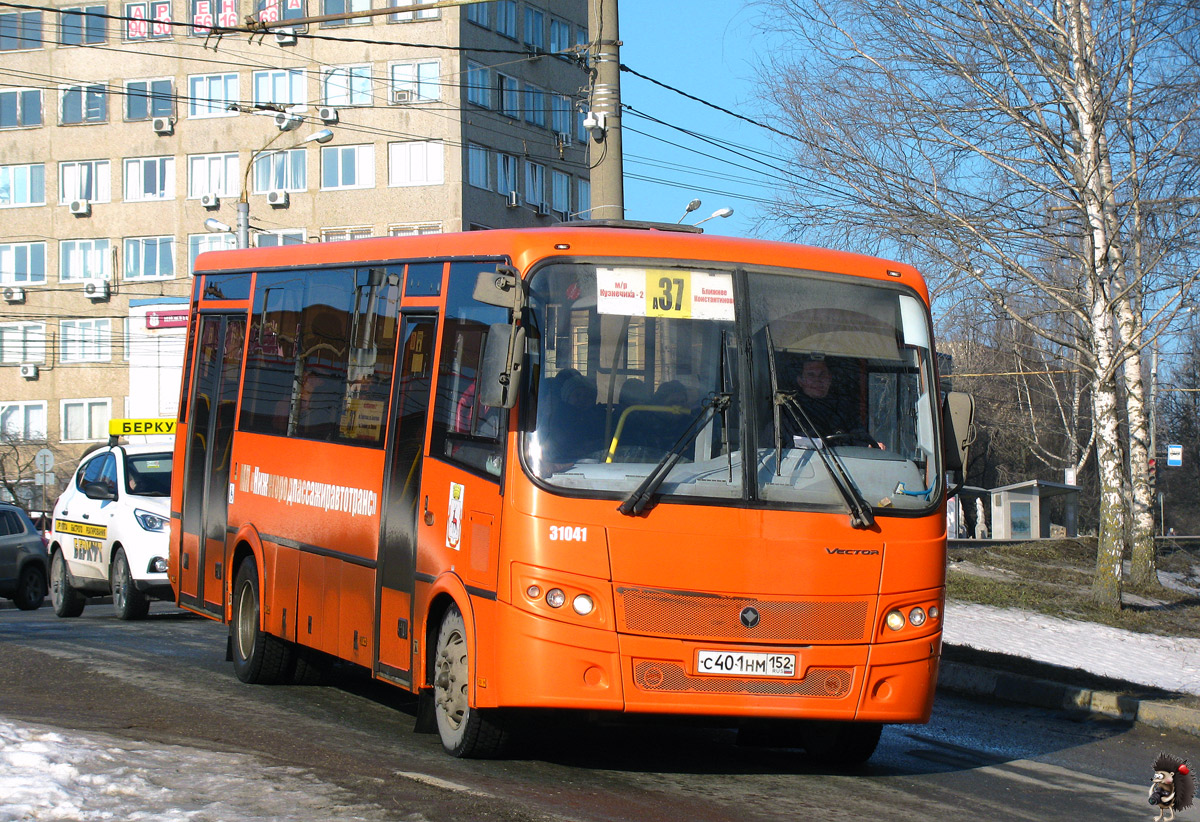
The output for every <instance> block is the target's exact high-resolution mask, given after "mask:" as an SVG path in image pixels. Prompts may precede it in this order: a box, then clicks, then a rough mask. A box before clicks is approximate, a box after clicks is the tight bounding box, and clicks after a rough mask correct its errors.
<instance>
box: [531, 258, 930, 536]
mask: <svg viewBox="0 0 1200 822" xmlns="http://www.w3.org/2000/svg"><path fill="white" fill-rule="evenodd" d="M743 291H744V294H742V293H740V292H743ZM743 300H744V302H743ZM735 304H737V305H746V306H748V308H749V311H748V313H747V315H746V316H745V317H744V318H743V317H738V318H737V319H736V320H735V311H734V306H735ZM530 308H531V316H530V337H531V338H532V339H533V340H534V341H535V344H536V354H535V355H534V356H533V357H532V360H531V361H532V365H533V367H532V368H531V369H530V372H531V378H530V387H531V391H532V397H531V399H532V400H533V407H532V408H531V409H529V410H528V411H527V414H526V417H525V423H524V425H525V430H526V434H525V436H524V438H523V447H524V456H525V463H526V465H527V466H528V467H529V469H530V471H531V473H533V474H534V475H535V476H536V477H537V478H538V479H539V480H540V481H541V482H542V483H544V484H546V485H549V486H551V487H553V488H556V489H561V490H562V491H564V492H567V493H583V494H586V493H595V494H598V495H603V496H616V497H623V496H627V495H629V494H631V493H632V492H634V491H635V489H637V488H638V487H639V486H640V485H641V484H642V483H643V481H644V480H645V479H646V477H647V475H649V474H651V473H653V472H655V471H656V470H666V468H667V467H669V472H668V473H667V474H666V477H665V479H664V480H663V481H662V482H661V484H660V485H656V486H655V488H656V489H657V490H656V493H657V494H658V495H659V496H662V497H705V498H712V499H725V500H730V499H739V500H740V499H746V500H754V501H757V502H760V503H764V504H777V505H780V506H787V507H791V506H796V507H804V508H811V509H817V510H826V509H828V510H846V509H847V506H848V504H850V502H849V501H850V500H854V501H856V502H862V503H865V504H866V505H867V506H869V507H870V508H871V509H873V510H874V511H875V512H876V513H884V514H886V513H888V512H895V511H913V510H924V509H926V508H929V507H931V506H932V505H934V504H936V501H937V498H938V495H939V493H940V490H941V486H940V480H939V470H940V469H939V466H938V456H937V455H938V449H937V448H936V447H935V442H936V433H935V422H934V417H933V407H934V402H933V399H934V398H933V394H932V392H933V391H934V390H935V387H934V385H933V381H932V374H933V371H932V365H931V356H932V354H931V349H930V335H929V319H928V312H927V311H926V309H925V308H924V305H923V303H922V302H921V300H920V299H919V298H918V297H917V296H915V295H914V294H912V293H910V292H908V291H907V290H905V289H902V288H900V287H898V286H895V285H893V284H891V283H880V282H877V281H864V280H861V279H858V278H850V277H845V276H840V277H839V276H835V275H828V274H820V273H814V272H803V271H779V270H758V271H756V270H749V271H734V270H732V269H731V268H723V267H720V266H717V265H712V264H709V265H700V264H693V265H690V266H686V267H683V266H679V265H678V264H676V265H673V266H668V265H667V264H656V265H654V266H638V265H630V264H614V265H605V264H587V263H570V264H567V263H561V264H551V265H547V266H545V267H543V268H541V269H540V270H539V271H537V272H536V273H535V274H534V275H533V276H532V277H531V279H530ZM531 353H532V352H531ZM747 377H748V378H749V382H748V384H744V383H745V381H746V379H747ZM818 395H819V396H818ZM673 450H674V451H677V452H678V453H679V454H680V458H679V460H678V462H676V463H675V464H674V465H670V466H664V464H663V463H664V461H665V460H666V457H667V455H668V454H670V453H671V452H672V451H673ZM838 477H841V478H840V479H839V478H838Z"/></svg>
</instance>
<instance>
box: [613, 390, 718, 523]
mask: <svg viewBox="0 0 1200 822" xmlns="http://www.w3.org/2000/svg"><path fill="white" fill-rule="evenodd" d="M732 401H733V395H732V394H726V393H720V394H712V395H710V396H709V397H708V398H707V399H706V400H705V401H704V404H703V405H702V406H701V408H700V410H699V411H698V412H696V416H694V417H692V420H691V422H690V423H688V427H687V428H686V429H685V430H684V432H683V433H682V434H680V435H679V439H677V440H675V444H674V445H672V446H671V450H670V451H668V452H667V453H665V454H663V458H662V459H661V460H659V461H658V464H657V465H655V466H654V468H653V469H652V470H651V471H650V473H649V474H647V475H646V478H645V479H644V480H642V484H641V485H639V486H638V487H637V489H636V490H634V492H633V493H632V494H630V495H629V497H628V498H627V499H626V500H625V501H624V502H622V503H621V504H620V505H618V506H617V510H618V511H620V512H621V513H622V514H624V515H625V516H627V517H636V516H638V515H639V514H641V513H642V512H643V511H645V510H646V509H647V508H649V507H650V503H651V502H653V501H654V494H655V493H656V492H657V491H658V489H659V487H660V486H661V485H662V484H663V482H664V481H665V480H666V478H667V475H668V474H670V473H671V469H672V468H674V467H675V464H676V463H678V462H679V460H680V459H682V457H683V449H685V448H687V447H688V446H689V445H690V444H691V443H692V441H693V440H695V439H696V437H698V436H699V435H700V432H701V431H703V430H704V426H706V425H708V423H709V420H711V419H712V418H713V417H714V416H716V415H717V414H718V413H722V412H724V411H725V410H726V409H727V408H729V405H730V403H731V402H732Z"/></svg>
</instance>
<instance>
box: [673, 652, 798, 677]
mask: <svg viewBox="0 0 1200 822" xmlns="http://www.w3.org/2000/svg"><path fill="white" fill-rule="evenodd" d="M696 671H697V673H701V674H719V675H725V676H777V677H793V678H794V677H795V676H796V655H795V654H759V653H739V652H736V651H700V652H699V655H698V656H697V658H696Z"/></svg>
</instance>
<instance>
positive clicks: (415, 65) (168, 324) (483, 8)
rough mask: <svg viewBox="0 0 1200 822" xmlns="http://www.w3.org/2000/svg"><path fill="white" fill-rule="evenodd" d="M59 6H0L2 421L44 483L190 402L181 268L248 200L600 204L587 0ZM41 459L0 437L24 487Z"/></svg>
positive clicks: (288, 210) (318, 220) (233, 236)
mask: <svg viewBox="0 0 1200 822" xmlns="http://www.w3.org/2000/svg"><path fill="white" fill-rule="evenodd" d="M51 2H54V3H55V9H56V11H53V12H51V11H46V10H45V8H47V7H46V6H45V5H44V4H43V5H39V6H38V7H36V8H35V7H32V6H30V7H27V8H26V7H23V6H21V5H20V4H16V5H13V6H9V7H5V8H4V9H0V297H2V299H0V431H2V433H3V436H2V438H0V439H2V441H3V443H12V442H14V441H18V442H20V441H27V442H29V443H30V447H34V446H36V447H34V448H33V450H36V448H40V447H50V448H51V450H52V451H54V452H55V453H56V454H58V455H59V458H58V462H57V466H56V470H55V478H54V479H55V481H56V483H57V484H56V485H55V486H51V487H49V488H47V497H48V498H49V499H51V500H52V499H53V498H54V496H56V495H57V493H58V491H59V489H61V486H62V483H64V482H65V481H67V480H69V477H70V472H71V469H72V468H73V466H74V464H75V461H76V460H77V459H78V457H79V456H80V455H81V454H82V452H83V451H84V450H85V449H86V448H87V447H88V445H90V444H91V443H94V442H100V441H103V440H104V439H105V438H106V437H107V424H108V420H109V419H110V418H111V417H123V416H132V417H158V416H172V415H175V414H176V413H177V410H178V409H177V403H178V389H179V379H180V374H181V371H182V362H181V360H182V354H181V352H182V349H183V334H184V331H185V323H186V311H187V295H188V294H189V293H190V271H191V265H192V262H193V261H194V259H195V257H196V255H197V254H199V253H200V252H202V251H206V250H210V249H219V248H226V247H233V246H235V245H236V243H237V232H236V226H237V206H238V201H239V200H240V199H242V198H244V199H245V202H246V203H247V204H248V207H249V215H250V232H249V243H250V244H252V245H269V244H281V243H310V242H335V241H339V240H346V239H354V238H359V237H367V236H383V235H389V234H392V235H400V234H414V233H428V232H450V231H464V230H471V229H478V228H503V227H514V226H529V225H549V224H552V223H554V222H556V221H560V220H565V219H567V218H568V217H569V216H570V215H571V214H575V213H580V212H586V210H587V209H588V202H589V183H588V164H587V141H586V139H585V134H584V132H583V127H582V121H583V116H582V101H583V99H585V97H586V86H587V82H588V75H587V72H586V70H585V67H584V65H583V61H582V60H581V59H579V58H578V57H577V55H578V53H579V51H580V49H579V47H580V46H581V45H582V44H585V43H586V41H587V30H586V21H587V8H586V4H585V2H584V0H555V2H550V0H540V2H534V1H533V0H492V2H481V3H475V4H471V5H464V6H457V7H448V8H430V9H415V10H410V11H406V12H400V13H387V14H381V15H377V16H368V17H356V18H352V19H343V20H332V21H326V22H309V23H306V24H302V25H300V24H295V25H293V26H292V27H291V30H290V31H285V32H274V33H268V34H265V35H255V36H247V35H246V34H224V35H218V34H215V33H214V31H213V27H214V26H218V27H219V26H236V25H239V23H240V22H241V21H243V20H244V19H245V18H246V17H247V16H253V17H254V18H256V19H259V20H262V21H264V22H287V21H288V20H298V19H301V18H305V17H310V16H317V15H332V14H343V13H346V12H361V11H367V10H369V9H370V8H371V4H372V3H373V4H374V8H376V9H382V8H387V7H389V6H395V5H398V4H399V3H398V2H392V3H388V2H383V0H266V2H262V0H260V1H259V2H254V0H139V1H138V2H121V0H107V2H91V3H87V4H86V5H66V4H61V5H59V4H58V3H57V2H56V0H51ZM429 2H432V0H429ZM9 450H10V452H13V453H14V454H15V453H16V452H15V451H13V449H11V448H10V449H9ZM16 450H17V451H22V453H24V452H27V451H29V450H30V448H29V447H26V448H23V449H16ZM29 456H30V455H29V454H24V456H22V457H21V458H20V459H17V460H13V459H12V456H9V457H8V458H4V457H3V455H2V454H0V473H4V474H5V475H6V478H7V479H8V480H10V481H11V479H12V476H13V475H14V473H19V474H20V479H21V481H22V483H23V484H24V487H25V488H28V489H29V490H24V489H23V490H22V493H24V494H25V495H27V496H28V495H30V494H31V493H32V491H33V487H34V486H33V485H32V483H33V478H34V473H35V472H36V468H34V467H33V465H32V464H29V463H30V462H31V461H30V460H29ZM0 479H2V478H0ZM4 495H5V494H4V492H3V491H0V496H4ZM39 499H40V489H37V491H36V494H35V495H34V504H33V506H32V507H37V502H38V500H39Z"/></svg>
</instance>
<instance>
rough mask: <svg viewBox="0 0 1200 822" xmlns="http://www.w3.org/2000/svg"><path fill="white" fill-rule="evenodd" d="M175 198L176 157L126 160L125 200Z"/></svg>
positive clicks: (145, 200)
mask: <svg viewBox="0 0 1200 822" xmlns="http://www.w3.org/2000/svg"><path fill="white" fill-rule="evenodd" d="M173 199H175V158H174V157H135V158H132V159H129V160H126V161H125V201H126V202H130V203H140V202H147V201H150V200H173Z"/></svg>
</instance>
